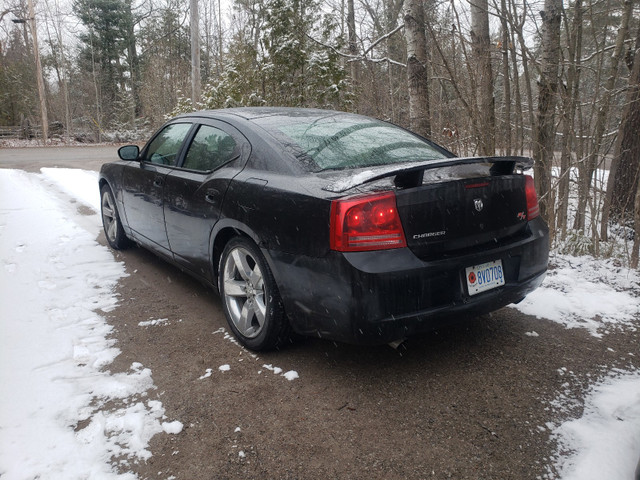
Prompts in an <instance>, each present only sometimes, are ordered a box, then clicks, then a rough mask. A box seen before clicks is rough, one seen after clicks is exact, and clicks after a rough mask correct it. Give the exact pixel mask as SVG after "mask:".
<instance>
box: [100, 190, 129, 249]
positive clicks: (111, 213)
mask: <svg viewBox="0 0 640 480" xmlns="http://www.w3.org/2000/svg"><path fill="white" fill-rule="evenodd" d="M100 213H101V215H102V227H103V228H104V235H105V237H107V242H108V243H109V245H110V246H111V248H113V249H114V250H123V249H125V248H127V247H129V246H131V240H129V238H127V235H126V234H125V233H124V228H122V222H121V221H120V215H119V214H118V208H117V207H116V202H115V199H114V197H113V192H112V191H111V188H110V187H109V185H107V184H104V185H103V186H102V188H101V189H100Z"/></svg>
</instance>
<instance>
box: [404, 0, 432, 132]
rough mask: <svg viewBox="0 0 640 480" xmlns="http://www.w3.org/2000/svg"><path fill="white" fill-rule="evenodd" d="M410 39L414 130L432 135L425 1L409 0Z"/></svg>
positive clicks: (407, 31)
mask: <svg viewBox="0 0 640 480" xmlns="http://www.w3.org/2000/svg"><path fill="white" fill-rule="evenodd" d="M404 25H405V36H406V39H407V81H408V86H409V119H410V127H411V129H412V130H413V131H414V132H416V133H419V134H421V135H425V136H428V135H430V134H431V119H430V118H429V89H428V87H429V84H428V80H429V78H428V72H427V65H426V64H427V37H426V34H425V23H424V7H423V5H422V0H407V2H406V10H405V16H404Z"/></svg>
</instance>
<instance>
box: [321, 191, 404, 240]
mask: <svg viewBox="0 0 640 480" xmlns="http://www.w3.org/2000/svg"><path fill="white" fill-rule="evenodd" d="M330 235H331V240H330V245H331V249H332V250H337V251H340V252H359V251H363V250H385V249H389V248H401V247H406V246H407V242H406V240H405V237H404V231H403V230H402V224H401V222H400V215H398V208H397V206H396V196H395V194H394V193H393V192H387V193H381V194H375V195H367V196H362V197H355V198H349V199H344V200H334V201H333V202H332V204H331V234H330Z"/></svg>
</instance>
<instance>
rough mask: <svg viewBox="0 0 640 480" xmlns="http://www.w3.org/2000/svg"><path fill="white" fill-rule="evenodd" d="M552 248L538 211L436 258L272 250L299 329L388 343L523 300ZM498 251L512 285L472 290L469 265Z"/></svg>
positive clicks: (397, 251) (289, 311) (539, 277)
mask: <svg viewBox="0 0 640 480" xmlns="http://www.w3.org/2000/svg"><path fill="white" fill-rule="evenodd" d="M548 252H549V243H548V228H547V226H546V225H545V223H544V222H543V221H542V220H541V219H536V220H534V221H532V222H530V223H529V226H528V234H527V235H526V236H524V237H521V238H519V239H517V240H514V241H513V242H511V243H508V244H502V245H500V246H498V247H495V248H487V247H486V246H484V247H483V248H481V249H480V248H479V249H478V250H477V251H475V252H474V251H471V252H466V253H465V254H461V255H455V256H449V257H446V258H439V259H437V260H430V261H423V260H420V259H419V258H418V257H416V256H415V255H414V254H413V253H412V252H411V251H410V250H409V249H408V248H401V249H395V250H386V251H376V252H353V253H340V252H333V251H332V252H330V253H329V254H328V255H327V256H325V257H323V258H312V257H304V256H302V257H301V256H299V255H296V256H293V255H287V254H282V253H280V252H275V251H267V252H266V253H267V254H268V255H269V257H270V259H271V263H272V267H273V270H274V275H275V276H276V280H277V282H278V285H279V288H280V290H281V292H280V293H281V295H282V297H283V301H284V306H285V310H286V312H287V314H288V317H289V319H290V321H291V324H292V326H293V328H294V330H296V331H297V332H299V333H301V334H304V335H314V336H319V337H322V338H328V339H333V340H338V341H342V342H347V343H360V344H383V343H388V342H391V341H394V340H399V339H402V338H405V337H407V336H410V335H413V334H417V333H420V332H425V331H428V330H431V329H433V328H435V327H437V326H439V325H442V323H446V322H448V321H452V320H453V321H456V320H465V319H468V318H472V317H475V316H477V315H482V314H484V313H488V312H491V311H495V310H497V309H499V308H501V307H504V306H505V305H508V304H510V303H514V302H518V301H520V300H521V299H523V298H524V297H525V296H526V295H527V294H528V293H530V292H531V291H533V290H535V289H536V288H537V287H538V286H539V285H540V284H541V283H542V280H543V279H544V276H545V272H546V269H547V262H548ZM497 259H500V260H501V261H502V265H503V270H504V276H505V285H504V286H502V287H498V288H496V289H494V290H489V291H486V292H483V293H479V294H477V295H473V296H470V295H469V294H468V291H467V284H466V274H465V269H466V268H467V267H469V266H473V265H479V264H482V263H485V262H489V261H493V260H497Z"/></svg>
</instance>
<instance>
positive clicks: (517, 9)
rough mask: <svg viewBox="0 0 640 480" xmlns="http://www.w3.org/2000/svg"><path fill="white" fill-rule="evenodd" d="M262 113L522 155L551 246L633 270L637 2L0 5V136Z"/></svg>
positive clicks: (127, 132)
mask: <svg viewBox="0 0 640 480" xmlns="http://www.w3.org/2000/svg"><path fill="white" fill-rule="evenodd" d="M31 12H33V13H31ZM34 23H35V24H36V25H37V27H36V28H37V38H38V41H39V44H38V48H37V49H34V42H33V40H34V35H33V33H34V32H33V28H32V27H33V26H34ZM191 25H197V28H195V27H194V28H193V29H192V28H191ZM35 52H39V54H40V55H39V58H38V56H37V55H35ZM38 60H41V70H42V72H43V76H42V77H43V78H44V82H43V85H42V86H40V90H41V91H42V92H43V94H42V97H43V105H41V103H40V95H39V86H38V81H37V80H38V75H37V71H38V65H37V61H38ZM257 105H268V106H301V107H320V108H331V109H337V110H345V111H352V112H357V113H361V114H365V115H370V116H373V117H377V118H380V119H383V120H388V121H391V122H393V123H395V124H398V125H401V126H404V127H407V128H410V129H411V130H413V131H415V132H417V133H420V134H422V135H425V136H428V137H430V138H432V139H433V140H434V141H436V142H437V143H440V144H442V145H443V146H445V147H447V148H448V149H450V150H451V151H453V152H455V153H456V154H458V155H461V156H475V155H494V154H500V155H526V156H533V157H534V158H535V160H536V166H535V181H536V188H537V190H538V195H539V197H540V207H541V213H542V215H543V216H544V217H545V219H546V220H547V221H548V222H549V225H550V226H551V228H552V232H553V242H554V246H555V247H556V248H557V249H558V250H559V251H566V252H568V253H573V254H579V255H581V254H591V255H595V256H611V257H615V258H616V259H618V260H621V261H622V262H624V263H627V262H629V263H630V264H631V265H632V266H634V267H637V265H638V250H639V248H640V234H638V235H636V234H635V232H640V182H639V179H640V134H639V133H640V2H639V1H638V0H572V1H570V2H566V3H564V2H562V1H561V0H539V1H529V0H461V1H460V0H305V1H301V0H262V1H258V0H224V1H223V0H68V2H63V1H62V0H37V2H36V3H35V4H34V5H32V8H31V9H30V0H5V3H4V5H3V7H2V8H1V9H0V129H2V126H19V127H21V129H22V130H21V131H22V133H23V134H25V135H29V134H33V132H35V133H36V134H39V135H40V136H42V128H39V127H38V126H39V125H40V124H41V123H42V121H41V118H43V116H42V111H43V110H44V109H46V112H47V119H48V121H47V122H46V125H47V126H48V130H49V132H48V136H49V137H51V136H58V137H61V138H63V139H72V140H73V139H75V140H79V141H136V140H141V139H145V138H147V137H148V136H149V135H150V134H151V132H152V131H153V129H155V128H156V127H158V126H159V125H160V124H162V123H163V122H164V121H165V119H166V118H169V117H171V116H172V115H175V114H177V113H180V112H186V111H191V110H194V109H205V108H206V109H209V108H226V107H235V106H257ZM38 132H39V133H38ZM46 133H47V132H46V131H45V134H46ZM603 171H606V173H608V175H606V174H603V173H602V172H603Z"/></svg>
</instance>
